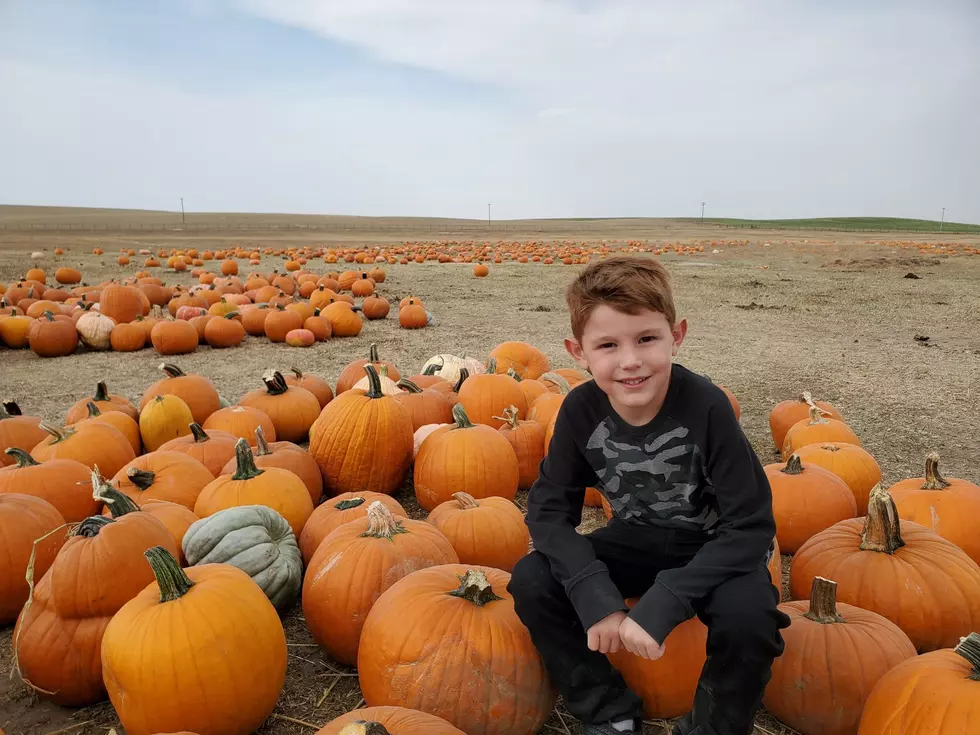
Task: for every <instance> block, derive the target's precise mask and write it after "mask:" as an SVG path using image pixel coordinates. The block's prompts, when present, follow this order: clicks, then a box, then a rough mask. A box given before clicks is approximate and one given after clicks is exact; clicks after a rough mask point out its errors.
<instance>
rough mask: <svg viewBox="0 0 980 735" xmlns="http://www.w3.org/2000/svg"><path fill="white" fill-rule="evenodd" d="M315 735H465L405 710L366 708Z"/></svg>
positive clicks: (433, 718)
mask: <svg viewBox="0 0 980 735" xmlns="http://www.w3.org/2000/svg"><path fill="white" fill-rule="evenodd" d="M316 735H466V733H464V732H463V731H462V730H459V729H457V728H455V727H453V726H452V725H450V724H449V723H448V722H446V721H445V720H444V719H442V718H441V717H436V716H435V715H430V714H429V713H427V712H419V711H418V710H414V709H406V708H405V707H364V708H363V709H356V710H354V711H353V712H348V713H347V714H343V715H341V716H340V717H338V718H337V719H335V720H331V721H330V722H328V723H327V724H326V725H324V726H323V727H322V728H320V729H319V730H317V732H316Z"/></svg>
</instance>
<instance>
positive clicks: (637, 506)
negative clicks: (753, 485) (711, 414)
mask: <svg viewBox="0 0 980 735" xmlns="http://www.w3.org/2000/svg"><path fill="white" fill-rule="evenodd" d="M667 428H668V430H667V431H665V432H664V433H662V434H659V435H651V436H648V437H645V438H644V439H643V440H642V441H640V442H639V443H636V441H635V439H633V438H632V437H629V436H626V435H625V434H623V433H622V432H618V427H617V426H616V424H615V422H613V420H612V419H611V418H609V417H606V418H605V419H604V420H603V421H602V423H600V424H599V425H598V426H597V427H596V429H595V431H594V432H592V436H590V437H589V440H588V442H587V443H586V446H585V457H586V459H587V460H588V462H589V464H590V465H591V466H592V468H593V469H594V470H595V472H596V475H597V476H598V477H599V483H600V485H601V488H600V489H601V490H602V492H603V494H604V495H605V496H606V499H607V500H608V501H609V505H610V506H611V507H612V510H613V514H614V515H615V516H616V517H617V518H622V519H623V520H628V521H631V522H633V523H646V524H649V525H656V526H679V527H686V528H690V529H696V530H710V529H711V528H712V527H713V526H714V525H715V523H716V522H717V520H718V510H717V502H716V501H715V497H714V493H713V488H712V485H711V482H710V481H709V479H708V477H707V474H706V472H705V469H704V456H703V455H702V453H701V450H700V448H699V447H698V446H697V444H693V443H687V442H685V441H684V439H685V438H686V437H687V435H688V433H689V432H688V429H687V428H686V427H684V426H681V425H679V424H676V425H674V426H672V427H667Z"/></svg>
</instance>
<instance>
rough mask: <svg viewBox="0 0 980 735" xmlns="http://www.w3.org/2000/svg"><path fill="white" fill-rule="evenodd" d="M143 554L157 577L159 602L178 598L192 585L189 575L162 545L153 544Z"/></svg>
mask: <svg viewBox="0 0 980 735" xmlns="http://www.w3.org/2000/svg"><path fill="white" fill-rule="evenodd" d="M143 556H145V557H146V560H147V561H148V562H150V569H152V570H153V576H154V577H156V578H157V586H158V587H159V588H160V602H161V603H163V602H173V601H174V600H179V599H180V598H181V597H183V596H184V595H186V594H187V591H188V590H189V589H190V588H191V587H193V586H194V583H193V582H192V581H191V580H190V577H188V576H187V575H186V574H185V573H184V570H183V569H181V568H180V564H178V563H177V560H176V559H174V557H173V555H172V554H171V553H170V552H169V551H167V550H166V549H165V548H163V547H162V546H154V547H153V548H152V549H147V550H146V551H145V552H144V553H143Z"/></svg>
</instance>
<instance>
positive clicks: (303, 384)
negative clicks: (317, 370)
mask: <svg viewBox="0 0 980 735" xmlns="http://www.w3.org/2000/svg"><path fill="white" fill-rule="evenodd" d="M289 369H290V371H291V372H292V373H293V374H292V375H287V376H286V383H287V385H298V386H299V387H300V388H306V390H308V391H309V392H310V393H312V394H313V395H315V396H316V400H317V402H318V403H319V404H320V408H323V407H324V406H326V405H327V404H328V403H330V401H332V400H333V389H332V388H331V387H330V383H328V382H327V381H326V380H324V379H323V378H321V377H320V376H318V375H310V374H309V373H304V372H303V371H302V370H300V369H299V368H298V367H291V368H289Z"/></svg>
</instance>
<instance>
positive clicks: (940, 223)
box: [939, 207, 946, 233]
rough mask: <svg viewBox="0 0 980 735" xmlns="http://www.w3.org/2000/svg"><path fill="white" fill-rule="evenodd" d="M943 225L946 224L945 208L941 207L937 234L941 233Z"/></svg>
mask: <svg viewBox="0 0 980 735" xmlns="http://www.w3.org/2000/svg"><path fill="white" fill-rule="evenodd" d="M944 224H946V207H943V216H942V219H940V220H939V232H940V233H942V231H943V225H944Z"/></svg>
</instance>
